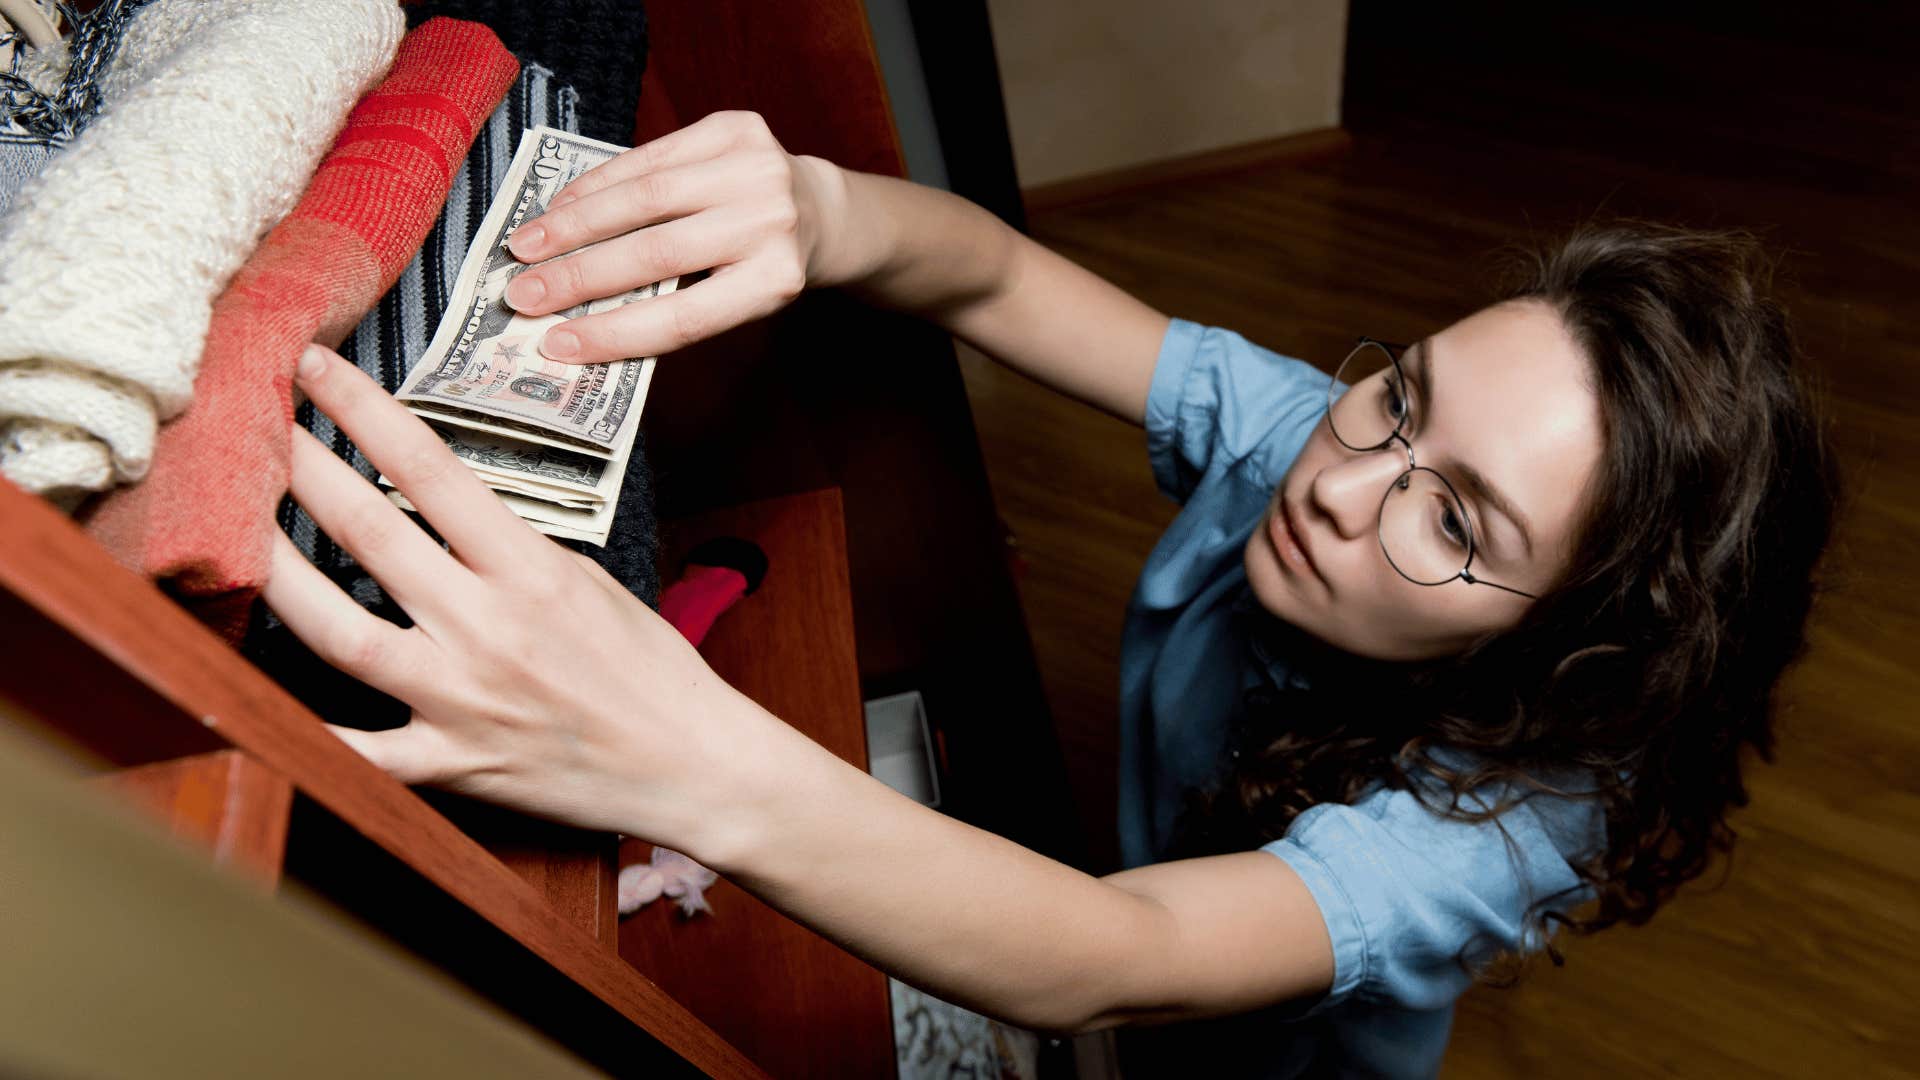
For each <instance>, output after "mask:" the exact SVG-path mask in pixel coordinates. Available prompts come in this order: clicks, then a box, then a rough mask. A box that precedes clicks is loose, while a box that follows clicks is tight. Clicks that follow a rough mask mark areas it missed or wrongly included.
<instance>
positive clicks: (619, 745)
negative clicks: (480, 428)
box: [265, 345, 792, 858]
mask: <svg viewBox="0 0 1920 1080" xmlns="http://www.w3.org/2000/svg"><path fill="white" fill-rule="evenodd" d="M297 381H298V385H299V386H300V387H301V388H303V389H304V390H305V391H306V392H307V395H308V397H309V398H310V399H311V400H312V401H313V403H314V405H315V406H316V407H317V408H319V409H321V410H322V411H323V412H325V413H326V414H327V415H328V416H329V417H331V418H332V419H333V421H334V423H335V424H337V425H338V426H339V427H340V428H341V429H342V430H344V431H345V432H347V434H348V435H350V436H351V437H352V438H353V440H354V441H355V442H356V443H357V444H358V445H359V446H360V448H361V450H362V451H363V452H364V453H365V454H366V455H367V457H368V458H369V459H370V460H371V461H372V462H373V463H374V464H375V465H377V466H378V467H379V468H380V469H381V470H382V471H383V472H385V473H386V475H387V476H388V477H389V478H391V479H392V480H393V482H394V483H395V484H396V486H398V487H399V488H400V490H401V491H403V492H404V493H405V494H406V495H407V497H408V498H409V499H410V500H411V501H412V502H413V504H414V505H415V506H416V507H418V508H419V509H420V512H421V513H422V514H423V515H424V516H425V517H426V519H427V521H428V522H429V523H431V524H432V525H433V527H434V529H435V530H437V531H438V532H439V534H440V535H441V536H442V537H444V538H445V539H446V541H447V543H448V545H449V546H450V547H451V549H452V550H451V552H448V551H446V550H443V549H442V548H441V547H440V546H439V545H438V544H435V543H434V542H433V540H432V539H430V538H429V537H428V535H427V534H426V533H425V532H424V531H422V530H421V529H419V528H417V527H416V526H415V525H414V523H413V522H412V521H410V520H408V519H407V516H406V515H405V514H404V513H403V512H402V511H400V510H399V509H398V508H397V507H395V506H394V505H393V504H392V503H391V502H389V501H388V500H387V498H386V497H385V496H384V495H383V494H382V493H381V492H379V491H378V490H376V489H375V488H374V487H373V486H372V485H371V484H369V483H367V482H366V480H364V479H362V478H361V477H360V476H359V475H358V474H357V473H355V472H354V471H353V469H352V468H351V467H349V466H348V465H347V464H346V463H344V462H342V461H341V460H339V459H338V458H336V457H335V456H334V455H333V454H331V453H330V452H328V451H327V449H326V448H325V447H323V446H321V445H320V443H319V442H317V441H316V440H314V439H313V438H312V437H311V436H309V435H307V433H306V432H305V431H302V430H299V429H297V428H296V429H295V431H294V433H293V436H294V443H293V456H292V494H293V497H294V498H295V499H296V500H298V501H299V503H300V505H301V506H302V507H304V508H305V509H306V511H307V512H308V513H309V514H310V515H312V517H313V519H314V521H316V522H317V523H318V524H319V525H320V527H321V528H322V529H324V530H326V532H327V534H328V535H329V536H331V537H332V538H333V539H334V540H335V541H336V542H337V543H339V544H340V545H341V546H342V547H344V548H346V549H347V550H348V551H349V552H351V553H352V554H353V557H354V558H355V559H356V560H358V561H359V562H360V564H361V565H362V566H364V567H366V569H367V570H368V572H369V573H371V574H372V575H373V576H374V578H375V579H377V580H378V581H379V582H380V584H381V585H382V586H383V587H384V588H385V589H386V590H387V591H388V593H389V594H390V595H391V596H392V597H393V598H394V599H395V600H396V601H397V602H399V604H400V605H401V607H403V608H405V609H406V612H407V614H408V615H409V616H411V617H412V619H413V621H414V625H413V626H412V627H410V628H408V629H401V628H400V627H398V626H395V625H394V624H392V623H390V622H387V621H386V620H384V619H381V618H379V617H378V616H375V615H373V614H372V613H370V612H368V611H366V610H364V609H362V608H361V607H359V606H358V605H357V604H355V603H354V602H353V601H352V600H351V599H349V598H348V597H347V596H346V594H344V593H343V592H341V591H340V589H339V587H338V586H336V585H334V584H333V583H332V582H330V581H328V580H327V579H326V577H325V576H324V575H322V574H321V573H320V572H319V571H318V570H317V569H315V568H314V567H313V566H312V565H311V564H310V563H308V562H307V561H306V560H305V559H304V558H303V557H302V556H301V555H300V553H299V552H298V551H297V550H296V549H295V548H294V547H293V545H292V543H291V542H289V541H288V540H287V538H286V537H285V536H280V537H278V538H277V539H276V543H275V548H274V554H273V566H272V572H271V576H270V579H269V581H268V583H267V587H266V593H265V597H266V601H267V603H268V604H269V605H270V606H271V607H272V608H273V610H274V611H275V612H276V613H278V614H279V616H280V618H281V619H283V620H284V621H285V622H286V623H287V625H288V626H289V627H290V628H291V629H292V630H293V632H294V633H295V634H297V635H298V636H299V637H300V639H301V640H303V641H305V642H306V643H307V644H308V645H309V646H310V647H311V648H313V650H314V651H315V652H316V653H318V654H319V655H320V656H321V657H322V658H323V659H325V660H326V661H327V662H329V663H331V664H333V665H334V666H335V667H338V668H340V669H341V670H343V671H345V672H347V673H348V674H350V675H353V676H354V677H356V678H358V679H360V680H362V681H364V682H366V683H368V684H369V685H371V686H373V687H375V688H377V689H380V690H384V691H386V692H387V693H389V694H392V695H393V696H394V697H397V698H399V699H400V700H402V701H404V702H406V703H407V704H408V705H410V706H411V707H412V709H413V715H412V718H411V721H410V722H409V723H408V724H407V725H406V726H405V727H402V728H399V729H396V730H392V731H378V732H367V731H359V730H354V729H350V728H339V727H336V728H334V729H333V730H334V731H335V732H336V733H337V734H338V735H339V736H340V738H342V739H343V740H345V741H346V742H347V743H348V744H349V745H351V746H353V747H354V748H355V749H357V750H358V751H360V753H361V754H363V755H364V756H366V757H367V758H368V759H370V760H371V761H373V762H374V763H375V764H376V765H379V766H380V767H381V768H382V769H384V770H386V771H387V772H389V773H391V774H392V775H393V776H394V777H395V778H397V779H399V780H400V781H402V782H403V783H408V784H431V785H435V786H438V787H444V788H448V789H450V790H454V791H458V792H462V793H464V794H468V795H473V796H475V797H478V798H483V799H486V800H488V801H491V802H497V803H502V804H505V805H508V806H512V807H516V808H518V809H521V810H524V811H526V812H529V813H532V814H536V815H539V816H542V817H546V818H550V819H553V820H556V821H561V822H565V823H568V824H573V825H578V826H582V827H585V828H594V829H603V830H608V831H614V832H622V833H629V834H633V835H641V836H645V837H646V838H647V839H649V840H653V841H656V842H658V843H662V844H666V845H668V846H670V847H673V848H677V849H679V850H682V851H687V852H688V853H690V854H694V855H695V857H696V858H697V857H699V855H698V853H699V852H700V851H702V850H704V849H705V848H706V847H707V846H708V845H707V843H706V841H707V839H708V838H709V837H711V836H712V835H713V833H714V831H715V830H716V829H719V828H724V827H725V826H726V825H727V821H726V820H725V815H726V814H728V813H730V812H733V813H737V812H739V811H740V810H741V808H742V806H743V805H744V804H743V802H742V800H745V801H746V802H751V792H752V791H753V790H754V787H755V783H756V782H755V780H754V778H753V776H752V775H751V774H752V773H753V772H754V770H756V769H759V768H761V767H763V766H766V765H767V764H768V762H767V761H766V758H767V756H768V755H770V754H772V753H774V752H775V751H774V750H773V748H774V747H777V746H785V745H787V743H788V739H787V738H782V737H779V736H782V735H785V736H788V737H790V736H791V734H792V733H791V729H787V728H786V727H785V725H784V724H781V723H780V722H779V721H778V720H776V719H774V718H773V717H772V716H770V715H769V714H767V713H766V712H765V711H764V710H762V709H760V708H759V707H758V706H757V705H754V704H753V703H752V702H751V701H749V700H747V699H746V698H745V697H744V696H742V695H741V694H740V693H738V692H737V691H735V690H734V689H733V688H732V687H730V686H728V685H727V684H726V683H725V682H723V681H721V680H720V679H719V678H718V677H717V676H715V675H714V674H713V672H712V671H711V670H710V669H709V668H708V667H707V665H706V663H705V662H704V661H703V660H701V658H700V655H699V654H698V653H697V652H695V651H694V649H693V647H692V646H691V645H689V644H688V643H687V641H686V640H685V639H684V638H682V637H681V636H680V634H679V633H678V632H676V631H675V630H674V629H673V627H671V626H670V625H668V624H667V623H666V622H665V621H664V620H663V619H661V618H660V617H659V616H658V615H657V614H655V613H654V612H653V611H652V610H650V609H649V608H648V607H647V606H646V605H645V604H643V603H641V602H640V601H639V600H637V599H636V598H635V597H634V596H633V595H632V594H631V593H629V592H628V591H627V590H626V589H625V588H623V587H622V586H621V585H620V584H619V583H618V582H616V581H615V580H614V579H613V578H612V577H611V576H609V575H608V574H607V573H606V572H605V571H604V570H602V569H601V568H600V567H599V566H597V565H595V564H594V563H593V562H592V561H591V560H589V559H587V558H586V557H584V556H581V555H577V554H574V553H572V552H569V551H567V550H565V549H563V548H561V547H559V546H558V545H556V544H554V543H553V542H552V541H550V540H548V539H547V538H546V537H544V536H542V535H540V534H539V533H536V532H535V531H533V530H532V529H531V528H529V527H528V526H527V525H526V523H524V522H522V521H521V520H520V519H519V518H517V517H515V516H514V515H513V514H512V513H511V512H510V511H508V510H507V508H506V507H505V506H504V505H502V503H501V502H500V500H499V499H498V498H497V497H495V496H494V495H493V493H492V492H490V491H488V490H487V488H486V487H485V486H484V485H483V484H482V483H481V482H480V480H479V479H478V477H476V476H475V475H474V474H473V472H472V471H471V470H469V469H468V468H467V467H466V466H465V465H464V464H462V463H461V462H460V461H459V459H458V458H456V457H454V455H453V454H452V452H451V451H449V450H448V449H447V447H446V446H445V445H444V444H443V443H442V442H441V441H440V439H439V438H437V437H436V436H435V435H434V434H433V432H432V431H431V430H430V429H429V428H428V427H427V426H426V425H425V424H424V423H422V422H421V421H420V420H419V419H418V418H416V417H415V416H413V415H412V414H411V413H409V412H408V411H407V410H406V409H405V408H403V407H402V406H401V405H400V404H399V403H398V402H397V401H395V400H394V399H393V398H392V397H391V396H389V395H388V394H387V393H385V392H384V391H383V390H381V388H380V387H379V386H378V385H376V384H375V383H374V382H373V381H372V380H371V379H369V378H367V377H366V376H365V375H364V374H362V373H361V372H360V371H359V370H358V369H356V368H355V367H354V366H353V365H352V364H348V363H346V362H345V361H343V360H341V359H340V358H339V357H337V356H335V355H334V354H333V353H331V352H330V351H328V350H326V349H324V348H321V347H320V346H317V345H316V346H310V347H309V349H308V351H307V353H306V355H305V356H303V357H302V359H301V362H300V372H299V376H298V380H297Z"/></svg>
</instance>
